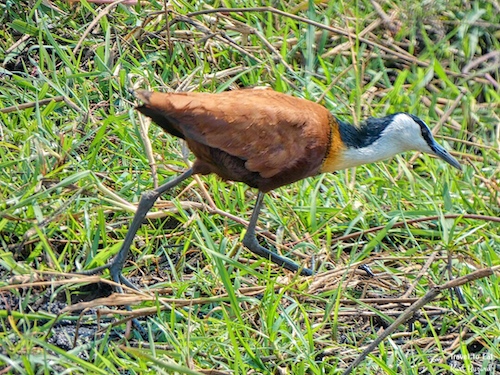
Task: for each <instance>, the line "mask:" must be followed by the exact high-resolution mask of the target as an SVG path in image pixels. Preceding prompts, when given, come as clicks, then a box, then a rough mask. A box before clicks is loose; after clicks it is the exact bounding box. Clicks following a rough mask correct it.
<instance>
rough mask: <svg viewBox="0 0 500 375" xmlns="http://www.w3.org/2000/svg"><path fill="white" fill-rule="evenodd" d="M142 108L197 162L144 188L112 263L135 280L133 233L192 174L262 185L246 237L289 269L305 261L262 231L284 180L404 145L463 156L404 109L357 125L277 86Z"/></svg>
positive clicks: (167, 99) (163, 100)
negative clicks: (263, 211) (129, 270)
mask: <svg viewBox="0 0 500 375" xmlns="http://www.w3.org/2000/svg"><path fill="white" fill-rule="evenodd" d="M136 96H137V98H139V99H140V100H141V101H142V102H143V103H144V104H143V105H142V106H140V107H138V108H137V110H138V111H139V112H141V113H143V114H144V115H146V116H148V117H150V118H151V119H152V120H153V121H154V122H155V123H156V124H158V125H159V126H161V127H162V128H163V129H164V130H165V131H166V132H168V133H170V134H172V135H173V136H175V137H178V138H182V139H184V140H185V141H186V143H187V145H188V147H189V149H190V150H191V151H192V152H193V154H194V155H195V156H196V161H195V162H194V164H193V166H192V168H191V169H189V170H187V171H186V172H184V173H183V174H181V175H179V176H178V177H177V178H175V179H173V180H172V181H169V182H167V183H166V184H164V185H162V186H160V187H158V188H157V189H154V190H152V191H150V192H147V193H145V194H143V196H142V197H141V201H140V203H139V206H138V209H137V213H136V215H135V216H134V219H133V221H132V224H131V226H130V229H129V232H128V233H127V236H126V237H125V240H124V243H123V245H122V248H121V249H120V252H119V253H118V255H117V257H116V258H115V259H114V260H113V261H112V262H111V263H109V264H107V265H105V266H103V267H100V268H98V269H94V270H91V271H88V272H87V273H93V272H97V271H99V270H102V269H105V268H109V269H110V273H111V275H112V277H113V279H114V280H115V281H117V282H118V281H120V280H121V281H122V282H124V283H128V282H127V280H126V279H125V278H124V277H123V276H122V274H121V270H122V268H123V264H124V262H125V260H126V257H127V255H128V252H129V248H130V246H131V244H132V241H133V239H134V236H135V234H136V232H137V230H138V228H139V227H140V225H141V223H142V221H143V220H144V218H145V216H146V214H147V212H148V211H149V209H150V208H151V207H152V206H153V204H154V202H155V201H156V199H157V198H158V197H159V196H160V195H161V194H163V193H164V192H165V191H167V190H168V189H170V188H171V187H173V186H175V185H177V184H178V183H180V182H181V181H183V180H184V179H186V178H188V177H189V176H191V175H192V174H209V173H215V174H217V175H219V176H220V177H221V178H223V179H226V180H232V181H240V182H244V183H245V184H247V185H249V186H251V187H253V188H256V189H258V190H259V194H258V196H257V202H256V205H255V208H254V211H253V213H252V217H251V219H250V223H249V226H248V228H247V232H246V235H245V237H244V240H243V243H244V245H245V246H246V247H247V248H249V249H250V250H251V251H252V252H254V253H255V254H257V255H259V256H262V257H265V258H268V259H270V260H271V261H273V262H274V263H276V264H278V265H280V266H283V267H284V268H287V269H289V270H293V271H297V270H300V271H301V272H302V273H303V274H306V275H310V274H312V271H311V270H309V269H307V268H301V267H299V266H298V265H297V264H295V263H294V262H292V261H291V260H290V259H288V258H284V257H282V256H280V255H278V254H276V253H275V252H273V251H270V250H269V249H266V248H264V247H263V246H261V245H260V244H259V243H258V241H257V239H256V236H255V227H256V224H257V218H258V215H259V212H260V208H261V206H262V201H263V196H264V193H266V192H268V191H270V190H272V189H275V188H278V187H280V186H283V185H287V184H290V183H292V182H295V181H298V180H301V179H303V178H306V177H309V176H314V175H317V174H319V173H323V172H333V171H336V170H339V169H344V168H349V167H353V166H357V165H360V164H364V163H371V162H376V161H379V160H383V159H386V158H388V157H391V156H393V155H395V154H397V153H400V152H404V151H408V150H418V151H422V152H426V153H429V154H432V155H435V156H438V157H440V158H442V159H443V160H445V161H446V162H448V163H449V164H451V165H452V166H454V167H456V168H458V169H460V164H459V163H458V162H457V161H456V160H455V159H454V158H453V157H452V156H451V155H450V154H449V153H448V152H447V151H446V150H445V149H444V148H443V147H442V146H440V145H439V144H438V143H436V141H435V140H434V138H433V137H432V133H431V132H430V130H429V128H428V127H427V125H426V124H425V123H424V122H423V121H422V120H421V119H419V118H418V117H416V116H413V115H409V114H405V113H397V114H394V115H390V116H386V117H383V118H381V119H368V120H367V121H366V122H365V123H364V124H362V125H361V126H360V127H354V126H352V125H350V124H347V123H344V122H342V121H340V120H338V119H337V118H335V117H334V116H333V115H332V114H331V113H330V112H329V111H328V110H327V109H325V108H324V107H322V106H321V105H318V104H316V103H313V102H311V101H308V100H304V99H299V98H295V97H292V96H289V95H285V94H281V93H278V92H276V91H273V90H236V91H227V92H222V93H218V94H209V93H171V94H169V93H158V92H149V91H143V90H140V91H137V92H136Z"/></svg>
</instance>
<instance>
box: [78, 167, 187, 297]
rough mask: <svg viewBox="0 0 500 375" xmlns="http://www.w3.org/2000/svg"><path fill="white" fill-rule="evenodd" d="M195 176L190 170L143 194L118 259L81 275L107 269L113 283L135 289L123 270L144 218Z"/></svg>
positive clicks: (117, 256)
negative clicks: (169, 194) (159, 202)
mask: <svg viewBox="0 0 500 375" xmlns="http://www.w3.org/2000/svg"><path fill="white" fill-rule="evenodd" d="M192 174H193V169H191V168H190V169H188V170H187V171H185V172H184V173H182V174H181V175H179V176H177V177H176V178H174V179H173V180H171V181H167V182H166V183H164V184H163V185H160V186H158V187H157V188H156V189H153V190H150V191H147V192H145V193H144V194H142V196H141V199H140V201H139V205H138V206H137V211H136V213H135V215H134V218H133V219H132V224H130V228H129V230H128V232H127V235H126V236H125V240H124V241H123V244H122V247H121V248H120V251H119V252H118V254H117V255H116V257H115V258H114V259H113V261H112V262H110V263H108V264H106V265H104V266H101V267H96V268H93V269H91V270H87V271H82V272H80V273H81V274H84V275H93V274H96V273H99V272H101V271H103V270H105V269H109V273H110V274H111V277H112V278H113V281H115V282H116V283H123V284H125V285H127V286H128V287H132V288H135V287H134V286H133V285H132V284H131V283H130V282H129V281H128V280H127V279H126V278H125V277H124V276H123V275H122V269H123V265H124V264H125V261H126V260H127V256H128V253H129V250H130V246H131V245H132V242H133V241H134V238H135V235H136V233H137V231H138V230H139V228H140V226H141V225H142V222H143V221H144V218H145V217H146V215H147V213H148V212H149V210H150V209H151V207H153V205H154V204H155V202H156V200H157V199H158V198H159V197H160V196H161V195H162V194H163V193H165V192H166V191H167V190H169V189H171V188H173V187H174V186H176V185H178V184H179V183H181V182H182V181H184V180H185V179H186V178H188V177H190V176H191V175H192Z"/></svg>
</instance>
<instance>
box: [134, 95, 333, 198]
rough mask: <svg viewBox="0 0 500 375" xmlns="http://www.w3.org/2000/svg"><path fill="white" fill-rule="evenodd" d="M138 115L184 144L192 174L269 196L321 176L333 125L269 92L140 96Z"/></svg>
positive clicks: (310, 107)
mask: <svg viewBox="0 0 500 375" xmlns="http://www.w3.org/2000/svg"><path fill="white" fill-rule="evenodd" d="M137 96H138V97H139V98H140V99H141V100H143V101H144V105H143V106H141V107H139V108H138V110H139V111H140V112H142V113H143V114H145V115H147V116H149V117H151V118H152V120H153V121H154V122H155V123H157V124H158V125H159V126H161V127H162V128H163V129H164V130H165V131H167V132H168V133H170V134H172V135H174V136H177V137H179V138H183V139H185V140H186V142H187V144H188V146H189V148H190V149H191V151H192V152H193V153H194V154H195V156H196V157H197V160H196V162H195V164H194V165H193V168H194V172H195V173H201V174H208V173H216V174H218V175H219V176H220V177H222V178H223V179H227V180H233V181H241V182H244V183H246V184H248V185H249V186H252V187H256V188H258V189H260V190H262V191H264V192H265V191H269V190H272V189H274V188H276V187H279V186H283V185H286V184H289V183H292V182H295V181H298V180H300V179H303V178H305V177H308V176H312V175H315V174H317V173H318V172H319V169H320V167H321V164H322V163H323V161H324V159H325V158H326V156H327V153H328V152H329V149H330V143H331V137H332V129H334V130H336V131H337V132H338V130H337V123H336V121H335V119H334V118H333V116H332V115H331V114H330V112H329V111H328V110H327V109H325V108H324V107H322V106H320V105H318V104H316V103H313V102H310V101H308V100H304V99H299V98H295V97H292V96H289V95H285V94H281V93H278V92H276V91H272V90H255V89H254V90H251V89H247V90H235V91H226V92H222V93H218V94H209V93H158V92H148V91H138V92H137Z"/></svg>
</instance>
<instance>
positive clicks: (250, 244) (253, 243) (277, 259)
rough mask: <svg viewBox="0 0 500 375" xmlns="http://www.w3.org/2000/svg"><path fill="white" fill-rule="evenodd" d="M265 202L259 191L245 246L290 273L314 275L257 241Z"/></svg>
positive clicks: (246, 234)
mask: <svg viewBox="0 0 500 375" xmlns="http://www.w3.org/2000/svg"><path fill="white" fill-rule="evenodd" d="M263 200H264V193H263V192H261V191H259V195H257V201H256V202H255V207H254V209H253V212H252V216H251V218H250V223H249V224H248V228H247V232H246V233H245V237H243V245H245V246H246V247H247V248H248V249H249V250H250V251H251V252H253V253H254V254H256V255H258V256H261V257H263V258H266V259H269V260H270V261H271V262H273V263H275V264H277V265H279V266H281V267H283V268H286V269H287V270H290V271H295V272H297V271H299V270H300V273H301V274H302V275H306V276H310V275H312V274H313V271H312V270H310V269H308V268H300V267H299V265H298V264H297V263H294V262H293V261H291V260H290V259H288V258H285V257H282V256H281V255H278V254H276V253H275V252H274V251H271V250H269V249H266V248H265V247H263V246H261V245H260V244H259V242H258V241H257V237H256V235H255V227H256V225H257V219H258V217H259V213H260V209H261V208H262V203H263Z"/></svg>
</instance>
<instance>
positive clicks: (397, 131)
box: [382, 113, 462, 170]
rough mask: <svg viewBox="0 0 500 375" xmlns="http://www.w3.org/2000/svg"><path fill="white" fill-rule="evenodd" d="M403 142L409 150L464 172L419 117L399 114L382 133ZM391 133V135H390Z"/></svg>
mask: <svg viewBox="0 0 500 375" xmlns="http://www.w3.org/2000/svg"><path fill="white" fill-rule="evenodd" d="M384 132H385V133H387V134H386V136H390V137H391V138H393V139H394V140H395V141H399V142H401V143H402V144H403V145H404V146H406V148H407V149H408V150H416V151H421V152H425V153H427V154H431V155H434V156H437V157H439V158H440V159H442V160H444V161H445V162H447V163H448V164H450V165H451V166H453V167H455V168H457V169H459V170H462V166H461V165H460V163H459V162H458V161H457V160H456V159H455V158H454V157H453V156H451V154H450V153H449V152H448V151H447V150H446V149H445V148H444V147H443V146H441V145H440V144H439V143H437V142H436V140H435V139H434V137H433V135H432V132H431V130H430V129H429V127H428V126H427V124H426V123H425V122H424V121H423V120H421V119H420V118H418V117H417V116H414V115H410V114H407V113H398V114H396V115H394V116H393V117H392V121H391V123H390V124H389V125H388V126H387V127H386V129H385V130H384V131H383V132H382V133H384ZM389 133H391V134H389Z"/></svg>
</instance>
